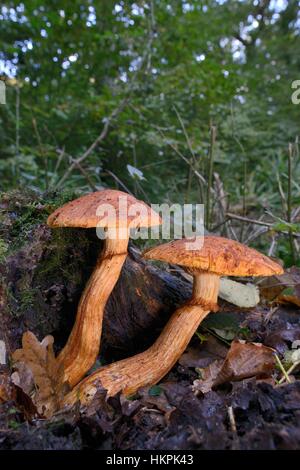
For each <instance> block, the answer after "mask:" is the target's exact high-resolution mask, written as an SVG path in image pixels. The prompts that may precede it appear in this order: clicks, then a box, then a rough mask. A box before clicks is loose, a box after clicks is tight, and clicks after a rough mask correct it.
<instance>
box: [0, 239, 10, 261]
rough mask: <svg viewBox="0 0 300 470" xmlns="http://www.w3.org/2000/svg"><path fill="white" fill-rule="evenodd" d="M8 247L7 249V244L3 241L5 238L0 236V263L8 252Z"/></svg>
mask: <svg viewBox="0 0 300 470" xmlns="http://www.w3.org/2000/svg"><path fill="white" fill-rule="evenodd" d="M8 249H9V245H8V244H7V243H6V242H5V240H3V239H2V238H0V263H2V262H3V261H5V257H6V254H7V252H8Z"/></svg>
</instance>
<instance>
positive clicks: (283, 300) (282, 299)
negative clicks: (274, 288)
mask: <svg viewBox="0 0 300 470" xmlns="http://www.w3.org/2000/svg"><path fill="white" fill-rule="evenodd" d="M276 301H278V302H279V303H280V304H285V305H286V304H293V305H296V306H297V307H299V308H300V297H297V296H296V295H285V294H281V295H279V296H278V297H277V298H276Z"/></svg>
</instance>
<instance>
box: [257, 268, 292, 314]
mask: <svg viewBox="0 0 300 470" xmlns="http://www.w3.org/2000/svg"><path fill="white" fill-rule="evenodd" d="M259 287H260V292H261V295H262V297H264V298H265V299H266V300H269V301H273V302H279V303H292V304H295V305H297V306H298V307H300V269H299V268H297V267H296V266H293V267H292V268H289V269H287V270H286V271H285V273H284V274H282V275H281V276H271V277H266V278H264V279H262V280H261V281H260V282H259Z"/></svg>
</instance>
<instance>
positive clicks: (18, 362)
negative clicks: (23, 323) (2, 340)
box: [12, 331, 66, 417]
mask: <svg viewBox="0 0 300 470" xmlns="http://www.w3.org/2000/svg"><path fill="white" fill-rule="evenodd" d="M53 341H54V340H53V337H52V336H46V337H45V338H44V339H43V341H42V342H39V340H38V339H37V338H36V336H35V335H34V334H33V333H31V332H30V331H27V332H26V333H24V335H23V338H22V346H23V347H22V349H17V350H16V351H15V352H14V353H13V355H12V359H13V361H14V369H15V372H14V373H13V374H12V381H13V383H14V384H15V385H16V386H18V387H20V388H21V389H22V390H23V391H24V392H25V393H26V394H27V395H29V396H30V398H31V399H32V401H33V403H34V405H35V406H36V407H37V410H38V413H39V414H40V415H42V416H45V417H50V416H52V414H53V413H54V412H55V411H56V410H57V409H58V408H59V406H60V403H61V399H62V397H63V395H64V393H65V392H66V386H65V384H63V383H62V377H63V370H62V368H61V366H58V363H57V361H56V359H55V355H54V352H53Z"/></svg>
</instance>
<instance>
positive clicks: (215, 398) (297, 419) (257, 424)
mask: <svg viewBox="0 0 300 470" xmlns="http://www.w3.org/2000/svg"><path fill="white" fill-rule="evenodd" d="M233 310H235V309H233ZM299 314H300V312H299V309H298V310H297V309H295V308H293V307H291V306H284V307H283V306H282V307H280V308H279V309H278V310H277V311H276V312H275V313H274V314H273V316H272V321H269V322H268V323H267V324H266V322H265V321H264V319H265V315H266V312H265V311H263V309H261V308H256V309H253V310H251V311H247V313H244V314H243V313H241V312H234V311H231V312H229V315H230V316H231V318H234V316H236V317H237V320H238V322H239V324H242V327H243V329H245V328H247V329H249V331H251V335H254V334H255V335H256V336H257V337H260V340H261V341H262V342H263V343H264V344H265V345H269V346H271V347H272V348H276V350H277V351H278V352H279V351H281V353H282V354H284V353H285V352H286V351H288V349H289V348H290V347H291V343H292V342H293V341H295V340H297V339H300V315H299ZM203 337H204V333H203ZM227 348H228V346H227V344H226V343H223V342H222V341H221V340H220V339H217V338H216V337H215V336H213V335H211V334H209V333H208V334H207V333H206V336H205V340H204V341H203V342H202V343H201V342H200V341H199V339H198V338H197V337H194V338H193V340H192V342H191V343H190V345H189V347H188V349H187V351H186V352H185V353H184V354H183V355H182V357H181V359H180V361H179V362H178V364H177V365H176V366H175V367H174V368H173V370H172V371H171V372H170V373H169V374H168V376H167V377H166V378H165V379H164V380H163V381H162V382H161V383H160V384H159V385H158V386H154V387H151V388H144V389H141V390H140V391H139V392H138V393H137V394H136V395H135V396H134V397H130V399H126V398H124V397H122V396H119V395H117V396H115V397H112V398H109V399H106V398H105V395H106V394H105V391H104V390H99V392H98V393H97V395H96V396H95V398H94V400H93V402H92V403H91V404H90V405H89V406H88V407H83V408H80V406H79V404H76V405H75V406H74V407H73V408H71V409H68V410H65V411H64V410H63V411H60V412H58V413H57V414H56V415H54V416H53V417H52V418H51V419H32V420H30V422H28V421H27V420H26V418H25V416H24V408H26V407H28V405H27V404H26V403H24V401H23V400H24V398H23V399H21V400H19V403H15V402H11V401H9V402H6V403H2V404H1V405H0V448H1V449H123V450H124V449H130V450H132V449H152V450H155V449H174V450H179V449H184V450H186V449H299V447H300V381H299V380H296V379H295V377H294V376H293V375H291V376H290V380H291V383H284V384H280V385H278V384H275V382H274V379H273V378H272V377H269V378H262V379H258V378H255V377H253V378H248V379H243V380H236V379H235V381H233V382H230V381H229V382H226V383H224V384H223V385H220V386H218V387H215V389H214V390H209V391H208V392H207V393H202V392H201V391H197V390H195V383H197V382H195V381H196V380H197V378H199V369H201V367H206V368H207V365H210V364H212V363H213V362H214V361H216V360H221V359H222V358H224V356H225V355H226V349H227ZM248 360H249V358H248ZM246 367H247V365H246ZM250 367H251V366H250ZM206 370H208V369H206ZM196 371H198V372H196ZM193 383H194V386H193ZM20 403H21V406H20ZM22 407H23V409H22ZM25 415H26V413H25Z"/></svg>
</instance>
